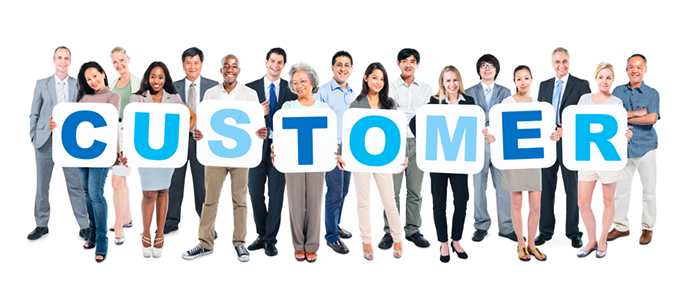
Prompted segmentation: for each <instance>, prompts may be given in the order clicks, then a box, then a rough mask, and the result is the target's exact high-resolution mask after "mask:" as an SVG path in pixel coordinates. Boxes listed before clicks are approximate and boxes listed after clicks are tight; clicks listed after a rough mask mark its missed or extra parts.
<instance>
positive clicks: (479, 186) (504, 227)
mask: <svg viewBox="0 0 700 300" xmlns="http://www.w3.org/2000/svg"><path fill="white" fill-rule="evenodd" d="M484 143H486V141H484ZM484 150H485V151H484V167H483V168H482V169H481V172H479V173H477V174H474V228H475V229H481V230H489V227H491V217H489V212H488V210H487V208H486V187H487V183H488V176H489V170H491V181H493V187H494V188H495V189H496V212H497V216H498V232H499V233H502V234H509V233H511V232H513V221H512V220H511V218H510V192H508V191H506V190H504V189H503V187H501V179H502V174H501V170H499V169H497V168H496V167H495V166H494V165H493V164H492V163H491V146H490V145H489V144H488V143H486V145H485V146H484Z"/></svg>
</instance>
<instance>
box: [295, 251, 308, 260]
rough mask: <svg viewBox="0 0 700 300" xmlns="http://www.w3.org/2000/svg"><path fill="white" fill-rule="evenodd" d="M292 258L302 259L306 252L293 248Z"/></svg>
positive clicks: (304, 257)
mask: <svg viewBox="0 0 700 300" xmlns="http://www.w3.org/2000/svg"><path fill="white" fill-rule="evenodd" d="M294 258H295V259H296V260H297V261H304V260H305V259H306V252H304V251H296V250H294Z"/></svg>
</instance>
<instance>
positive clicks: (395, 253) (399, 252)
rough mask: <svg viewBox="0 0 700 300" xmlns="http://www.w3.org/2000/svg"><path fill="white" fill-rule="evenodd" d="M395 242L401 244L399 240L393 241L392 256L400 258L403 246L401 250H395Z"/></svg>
mask: <svg viewBox="0 0 700 300" xmlns="http://www.w3.org/2000/svg"><path fill="white" fill-rule="evenodd" d="M396 244H399V245H401V242H398V243H394V258H401V253H402V252H403V248H401V250H396Z"/></svg>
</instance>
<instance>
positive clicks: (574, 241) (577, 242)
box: [571, 236, 583, 249]
mask: <svg viewBox="0 0 700 300" xmlns="http://www.w3.org/2000/svg"><path fill="white" fill-rule="evenodd" d="M582 246H583V241H581V237H579V236H575V237H572V238H571V247H574V248H576V249H578V248H581V247H582Z"/></svg>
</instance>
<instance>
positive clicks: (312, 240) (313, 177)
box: [285, 172, 337, 260]
mask: <svg viewBox="0 0 700 300" xmlns="http://www.w3.org/2000/svg"><path fill="white" fill-rule="evenodd" d="M324 177H325V173H324V172H306V173H286V174H285V179H286V181H287V183H288V184H289V185H288V186H287V198H288V200H289V222H290V227H291V229H292V244H293V245H294V250H295V251H297V252H302V251H303V252H305V253H306V257H307V258H308V259H311V260H315V259H316V257H315V256H316V254H315V253H316V252H317V251H318V247H319V240H320V238H321V210H322V207H323V202H322V199H323V185H324V182H323V178H324ZM336 227H337V225H336Z"/></svg>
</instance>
